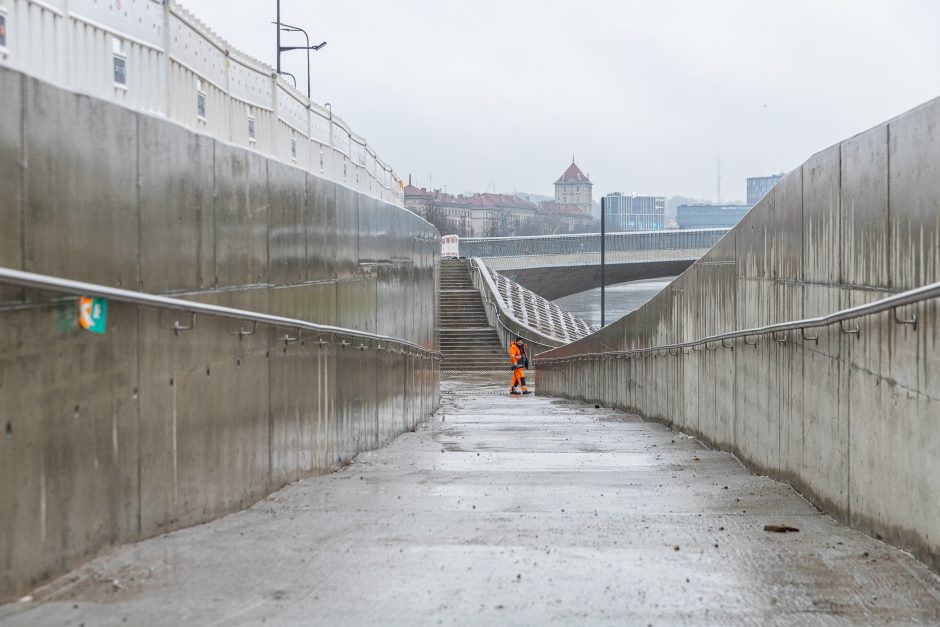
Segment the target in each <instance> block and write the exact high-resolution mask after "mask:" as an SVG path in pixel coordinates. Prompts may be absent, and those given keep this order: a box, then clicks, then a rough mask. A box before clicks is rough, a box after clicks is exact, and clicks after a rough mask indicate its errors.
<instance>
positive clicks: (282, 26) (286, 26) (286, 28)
mask: <svg viewBox="0 0 940 627" xmlns="http://www.w3.org/2000/svg"><path fill="white" fill-rule="evenodd" d="M274 25H275V27H276V28H277V73H278V74H281V53H282V52H287V51H288V50H306V51H307V99H309V98H310V51H311V50H313V51H317V50H319V49H320V48H322V47H323V46H325V45H326V42H325V41H322V42H320V43H319V44H317V45H316V46H311V45H310V35H308V34H307V31H305V30H304V29H302V28H300V27H299V26H293V25H291V24H285V23H284V22H282V21H281V0H277V21H276V22H274ZM282 30H283V31H287V32H289V33H303V34H304V38H305V39H306V40H307V45H306V46H282V45H281V31H282ZM295 83H296V81H295ZM294 86H295V87H296V84H295V85H294Z"/></svg>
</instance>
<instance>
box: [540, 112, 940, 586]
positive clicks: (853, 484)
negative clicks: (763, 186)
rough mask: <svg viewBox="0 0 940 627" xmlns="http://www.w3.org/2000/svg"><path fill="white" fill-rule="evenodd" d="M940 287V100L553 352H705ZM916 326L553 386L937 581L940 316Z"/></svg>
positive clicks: (820, 164)
mask: <svg viewBox="0 0 940 627" xmlns="http://www.w3.org/2000/svg"><path fill="white" fill-rule="evenodd" d="M938 280H940V99H938V100H933V101H931V102H928V103H926V104H924V105H923V106H921V107H918V108H917V109H915V110H913V111H910V112H908V113H906V114H904V115H902V116H900V117H898V118H896V119H894V120H891V121H889V122H886V123H884V124H882V125H880V126H878V127H876V128H873V129H871V130H869V131H866V132H864V133H861V134H860V135H857V136H855V137H852V138H850V139H848V140H846V141H844V142H842V143H841V144H839V145H836V146H833V147H831V148H828V149H826V150H823V151H822V152H820V153H818V154H816V155H814V156H813V157H811V158H810V159H809V160H808V161H806V163H804V164H803V165H802V166H801V167H799V168H797V169H796V170H794V171H793V172H791V173H790V174H788V175H787V176H786V177H785V178H784V179H783V180H781V181H780V182H779V183H778V184H777V186H776V187H775V188H774V190H773V191H772V192H771V193H770V194H768V195H767V196H766V197H765V198H764V199H763V200H762V201H761V202H760V203H759V204H758V205H757V206H756V207H755V208H754V209H753V210H752V211H751V212H750V213H749V214H748V215H747V216H746V217H745V218H744V219H743V220H742V221H741V223H739V224H738V226H737V227H735V228H734V229H733V230H732V231H731V232H730V233H729V234H728V235H727V236H725V237H724V238H723V239H722V240H721V241H720V242H719V243H718V244H717V245H716V246H715V247H714V248H713V249H712V250H711V251H710V252H709V253H708V254H707V255H706V256H705V257H703V258H702V259H701V260H700V261H699V262H697V263H695V264H694V265H693V266H692V267H691V268H690V269H689V270H687V271H686V272H685V273H683V274H682V275H681V276H680V277H679V278H678V279H676V280H675V281H674V282H673V283H672V284H671V285H670V286H669V287H668V288H666V289H665V290H663V291H662V292H661V293H660V294H658V295H657V296H656V297H655V298H653V299H652V300H651V301H650V302H649V303H647V304H646V305H645V306H644V307H642V308H640V309H639V310H637V311H635V312H633V313H632V314H630V315H629V316H626V317H624V318H622V319H621V320H619V321H618V322H616V323H615V324H613V325H611V326H609V327H607V328H605V329H604V330H603V331H601V332H599V333H597V334H595V335H593V336H590V337H588V338H586V339H584V340H581V341H579V342H576V343H573V344H570V345H567V346H565V347H562V348H560V349H557V350H556V351H554V352H553V353H550V355H552V356H556V357H557V356H565V355H568V356H571V355H577V354H582V353H591V352H601V351H604V350H608V348H606V347H611V348H613V349H616V350H623V349H629V348H636V347H650V346H657V345H663V344H669V343H673V342H677V341H688V340H693V339H697V338H701V337H705V336H708V335H712V334H715V333H720V332H724V331H732V330H736V329H745V328H751V327H755V326H759V325H763V324H767V323H772V322H783V321H787V320H792V319H801V318H806V317H812V316H817V315H821V314H825V313H829V312H832V311H836V310H839V309H844V308H847V307H850V306H854V305H858V304H862V303H866V302H871V301H874V300H878V299H880V298H883V297H885V296H886V295H888V294H890V293H895V292H899V291H904V290H907V289H910V288H913V287H916V286H919V285H924V284H926V283H930V282H935V281H938ZM912 315H916V317H917V320H918V324H917V326H916V328H915V327H914V326H913V325H907V324H899V323H898V322H896V321H895V319H894V317H893V315H892V314H891V313H884V314H879V315H876V316H872V317H867V318H863V319H860V320H858V326H859V333H858V334H847V333H844V332H842V331H841V330H840V327H839V326H838V325H835V326H832V327H828V328H821V329H816V330H813V331H810V332H809V333H810V334H818V339H817V340H804V339H802V338H801V337H800V336H799V335H797V336H796V337H793V335H792V334H791V336H790V338H789V341H787V342H785V343H778V342H774V341H773V339H772V338H771V337H770V336H763V337H761V338H760V339H759V340H757V344H756V346H748V345H745V344H744V343H743V342H742V341H736V342H735V343H734V346H733V348H730V349H722V348H718V349H717V350H702V351H700V352H695V351H692V352H689V353H688V354H681V353H680V354H678V355H669V354H667V355H665V356H656V357H654V356H647V357H637V358H631V359H627V358H622V359H592V358H589V359H585V360H580V361H575V360H573V361H566V362H562V363H557V364H550V363H544V364H540V365H539V366H538V370H537V378H538V387H539V389H540V391H542V392H546V393H551V394H557V395H562V396H567V397H572V398H580V399H585V400H588V401H592V402H599V403H603V404H605V405H612V406H617V407H623V408H626V409H630V410H633V411H637V412H639V413H641V414H642V415H644V416H646V417H648V418H651V419H655V420H661V421H664V422H666V423H668V424H670V425H672V426H673V427H674V428H676V429H681V430H683V431H686V432H691V433H695V434H697V435H698V436H699V437H701V438H703V439H704V440H706V441H708V442H710V443H711V444H713V445H715V446H717V447H720V448H723V449H726V450H729V451H733V452H734V453H735V454H737V455H738V456H739V457H740V458H741V459H742V460H744V461H745V462H746V463H748V464H749V465H750V466H752V467H753V468H754V469H756V470H757V471H759V472H765V473H767V474H769V475H771V476H773V477H776V478H778V479H783V480H786V481H788V482H790V483H791V484H792V485H793V486H794V487H796V488H797V489H798V490H800V491H801V492H802V493H803V494H805V495H806V496H807V497H808V498H809V499H810V500H811V501H812V502H813V503H814V504H816V505H817V506H818V507H820V508H821V509H822V510H824V511H826V512H829V513H831V514H833V515H835V516H836V517H838V518H840V519H841V520H843V521H846V522H848V523H850V524H851V525H853V526H855V527H857V528H859V529H861V530H863V531H866V532H868V533H871V534H873V535H875V536H877V537H879V538H884V539H886V540H888V541H889V542H892V543H894V544H897V545H899V546H902V547H904V548H907V549H909V550H911V551H912V552H914V553H915V554H916V555H918V556H919V557H920V558H921V559H922V560H924V561H925V562H927V563H928V564H930V565H931V566H932V567H933V568H934V569H937V568H940V457H938V455H937V451H940V378H938V373H940V324H938V322H937V321H938V319H940V305H938V303H937V301H935V300H934V301H926V302H922V303H920V304H918V305H916V306H910V307H905V308H904V309H903V310H902V311H899V312H898V316H899V317H900V318H902V319H905V318H907V319H909V318H910V317H911V316H912ZM848 328H849V330H851V329H852V328H853V326H852V325H849V327H848ZM780 339H782V338H780ZM750 341H754V338H751V340H750Z"/></svg>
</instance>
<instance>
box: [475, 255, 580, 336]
mask: <svg viewBox="0 0 940 627" xmlns="http://www.w3.org/2000/svg"><path fill="white" fill-rule="evenodd" d="M470 267H471V268H473V269H474V270H476V271H477V273H478V274H479V276H480V280H481V289H480V293H481V295H482V296H483V298H484V301H485V302H486V303H487V304H489V305H492V306H493V311H494V314H495V318H496V323H497V324H498V325H499V326H500V327H502V328H503V329H504V330H505V332H506V333H508V334H509V335H511V336H513V337H521V338H522V339H523V340H525V341H526V343H529V344H534V345H536V346H541V347H545V348H546V349H547V350H550V349H553V348H559V347H561V346H564V345H565V343H564V342H561V341H559V340H556V339H555V338H553V337H549V336H547V335H544V334H542V333H540V332H539V331H538V330H536V329H533V328H532V327H530V326H529V325H527V324H525V323H524V322H522V321H520V320H519V319H518V318H516V317H515V316H514V315H512V312H510V311H509V307H507V305H506V302H505V301H504V300H503V297H502V295H501V294H500V293H499V290H498V289H497V288H496V285H495V284H494V283H493V277H491V276H490V273H489V269H488V268H487V267H486V264H485V263H483V260H482V259H480V258H479V257H474V258H473V259H471V260H470ZM484 286H485V288H484ZM491 296H492V298H490V297H491ZM503 317H505V318H506V319H508V320H509V321H511V322H513V323H515V324H516V325H517V326H518V327H520V328H521V329H525V330H527V331H528V332H531V333H535V334H536V335H538V336H539V339H533V338H532V337H531V336H528V337H527V336H526V335H525V332H523V331H521V330H520V329H519V328H515V329H513V328H510V327H509V326H507V325H506V323H504V322H503ZM500 339H501V340H502V339H503V337H502V334H500ZM508 341H509V342H511V341H512V340H511V339H510V340H508ZM503 344H504V346H503V348H507V347H506V346H505V344H506V342H505V341H504V342H503ZM540 352H541V351H540Z"/></svg>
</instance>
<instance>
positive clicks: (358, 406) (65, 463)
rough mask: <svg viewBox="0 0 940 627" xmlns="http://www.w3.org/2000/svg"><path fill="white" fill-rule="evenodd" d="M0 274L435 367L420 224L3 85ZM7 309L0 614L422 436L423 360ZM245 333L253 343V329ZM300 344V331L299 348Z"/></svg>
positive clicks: (121, 114) (1, 297) (427, 244)
mask: <svg viewBox="0 0 940 627" xmlns="http://www.w3.org/2000/svg"><path fill="white" fill-rule="evenodd" d="M0 91H2V93H3V94H4V115H3V116H0V180H2V181H3V184H4V193H3V194H0V220H2V224H3V228H2V229H0V264H2V265H3V266H7V267H11V268H18V269H23V270H27V271H32V272H39V273H44V274H51V275H56V276H61V277H66V278H71V279H78V280H85V281H92V282H97V283H103V284H106V285H110V286H120V287H124V288H129V289H139V290H144V291H147V292H157V293H170V294H174V295H179V296H181V297H183V298H190V299H194V300H199V301H203V302H210V303H215V304H220V305H228V306H234V307H240V308H245V309H252V310H258V311H264V312H270V313H274V314H280V315H284V316H290V317H296V318H303V319H306V320H311V321H314V322H320V323H327V324H333V325H337V326H343V327H352V328H355V329H361V330H365V331H373V332H378V333H381V334H386V335H391V336H396V337H400V338H403V339H406V340H410V341H412V342H415V343H418V344H421V345H423V346H426V347H429V348H434V347H435V346H436V339H435V333H436V327H437V289H436V286H437V282H438V268H439V263H438V262H439V259H438V255H439V250H440V243H439V235H438V233H437V232H436V231H435V230H434V228H433V227H431V226H430V225H429V224H428V223H426V222H425V221H423V220H421V219H420V218H418V217H417V216H415V215H414V214H411V213H410V212H407V211H405V210H404V209H401V208H398V207H395V206H393V205H390V204H387V203H383V202H382V201H379V200H377V199H374V198H370V197H368V196H365V195H363V194H359V193H357V192H355V191H352V190H350V189H348V188H345V187H342V186H340V185H338V184H336V183H333V182H330V181H326V180H323V179H321V178H318V177H316V176H314V175H311V174H309V173H306V172H303V171H301V170H299V169H296V168H294V167H291V166H289V165H286V164H283V163H279V162H276V161H273V160H268V159H265V158H264V157H262V156H261V155H259V154H257V153H253V152H251V151H248V150H246V149H242V148H237V147H232V146H229V145H226V144H223V143H220V142H218V141H216V140H214V139H211V138H209V137H206V136H202V135H197V134H194V133H192V132H190V131H189V130H187V129H185V128H182V127H180V126H177V125H175V124H174V123H171V122H167V121H165V120H161V119H157V118H153V117H149V116H147V115H145V114H141V113H137V112H133V111H130V110H128V109H125V108H122V107H121V106H119V105H115V104H111V103H107V102H104V101H101V100H96V99H93V98H91V97H88V96H82V95H76V94H74V93H71V92H69V91H66V90H63V89H60V88H57V87H52V86H50V85H49V84H46V83H43V82H40V81H38V80H35V79H32V78H28V77H25V76H24V75H22V74H19V73H17V72H14V71H12V70H8V69H3V68H0ZM76 315H77V307H76V303H75V300H74V299H61V298H59V297H58V296H57V295H56V294H50V293H40V292H36V291H25V290H20V289H15V288H10V287H8V286H4V287H0V326H2V328H3V332H2V333H0V601H3V600H8V599H11V598H14V597H15V596H17V595H20V594H23V593H24V592H25V591H27V590H28V589H29V588H31V587H32V586H33V585H35V584H36V583H39V582H41V581H44V580H47V579H49V578H50V577H52V576H55V575H56V574H58V573H61V572H63V571H64V570H66V569H68V568H70V567H72V566H74V565H75V564H77V563H79V562H80V561H82V560H84V559H86V558H88V557H89V556H92V555H94V554H95V553H96V552H98V551H100V550H102V549H103V548H105V547H108V546H110V545H113V544H116V543H121V542H128V541H133V540H137V539H140V538H144V537H147V536H152V535H154V534H158V533H161V532H164V531H168V530H171V529H175V528H178V527H182V526H186V525H191V524H195V523H198V522H202V521H205V520H208V519H211V518H213V517H216V516H219V515H221V514H224V513H226V512H231V511H235V510H237V509H240V508H243V507H246V506H248V505H250V504H251V503H253V502H254V501H256V500H257V499H259V498H261V497H262V496H264V495H265V494H267V493H269V492H271V491H272V490H275V489H277V488H278V487H280V486H281V485H283V484H284V483H285V482H288V481H292V480H295V479H298V478H300V477H303V476H306V475H310V474H313V473H321V472H328V471H330V470H331V469H334V468H336V467H338V466H340V465H342V464H344V463H346V462H347V461H349V460H350V459H351V458H352V457H353V456H354V455H355V454H356V453H357V452H358V451H361V450H364V449H370V448H375V447H378V446H381V445H382V444H384V443H385V442H387V441H388V440H389V439H390V438H392V437H394V436H395V435H396V434H398V433H400V432H401V431H403V430H407V429H412V428H414V427H415V425H416V424H417V423H418V422H419V421H420V420H422V419H423V418H425V417H426V416H428V415H429V414H430V413H431V412H432V411H433V410H434V409H435V408H436V407H437V403H438V368H437V363H436V362H435V361H433V360H427V359H423V358H420V357H417V358H416V357H414V356H409V355H404V354H401V353H391V352H388V351H380V350H377V347H376V346H371V347H370V348H369V350H364V351H361V350H356V348H355V347H352V348H342V347H340V346H339V340H340V339H341V338H333V343H332V344H330V345H327V346H324V347H320V345H319V343H318V342H317V338H316V337H312V338H305V339H303V340H302V341H298V342H294V343H290V344H285V343H284V342H283V341H280V340H279V339H278V338H279V337H282V336H283V335H284V333H285V332H286V331H287V330H285V329H273V328H270V327H264V326H259V327H258V330H257V333H255V334H254V335H249V336H245V337H241V336H240V335H238V333H237V332H238V330H239V324H238V323H236V322H234V321H231V320H224V319H213V318H210V317H199V318H197V319H196V324H195V328H194V329H193V330H192V331H188V332H183V333H179V334H176V333H174V331H173V330H172V328H173V325H174V322H175V321H177V320H179V321H181V322H183V323H188V322H189V319H188V318H187V317H185V316H183V317H181V316H180V314H178V313H176V314H175V313H169V312H166V311H159V310H153V309H146V308H136V307H131V306H126V305H121V304H118V303H111V304H110V306H109V309H108V319H107V332H106V333H105V334H104V335H102V336H98V335H93V334H91V333H88V332H85V331H80V330H78V328H77V325H76ZM247 330H250V327H248V328H247ZM291 332H292V333H293V330H291Z"/></svg>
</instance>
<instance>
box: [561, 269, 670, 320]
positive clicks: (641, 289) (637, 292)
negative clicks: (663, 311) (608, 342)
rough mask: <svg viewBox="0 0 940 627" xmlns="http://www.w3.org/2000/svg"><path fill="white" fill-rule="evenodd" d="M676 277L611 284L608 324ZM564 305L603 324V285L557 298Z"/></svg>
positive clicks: (582, 316)
mask: <svg viewBox="0 0 940 627" xmlns="http://www.w3.org/2000/svg"><path fill="white" fill-rule="evenodd" d="M670 281H672V277H670V278H664V279H647V280H645V281H631V282H629V283H617V284H614V285H608V286H607V293H606V294H605V300H606V301H607V320H606V322H607V324H608V325H609V324H610V323H612V322H614V321H615V320H617V319H619V318H622V317H623V316H625V315H627V314H628V313H630V312H631V311H633V310H634V309H639V308H640V306H642V305H643V303H645V302H646V301H648V300H649V299H651V298H652V297H653V296H655V295H656V294H657V293H658V292H659V291H660V290H662V289H663V288H665V287H666V286H667V285H669V282H670ZM554 302H555V304H557V305H558V306H559V307H561V308H562V309H565V310H567V311H570V312H571V313H573V314H574V315H576V316H578V317H580V318H583V319H584V320H585V321H587V322H588V323H589V324H592V325H594V326H596V327H599V326H600V325H601V288H599V287H598V288H595V289H592V290H587V291H585V292H579V293H577V294H572V295H570V296H565V297H563V298H559V299H557V300H555V301H554Z"/></svg>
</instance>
